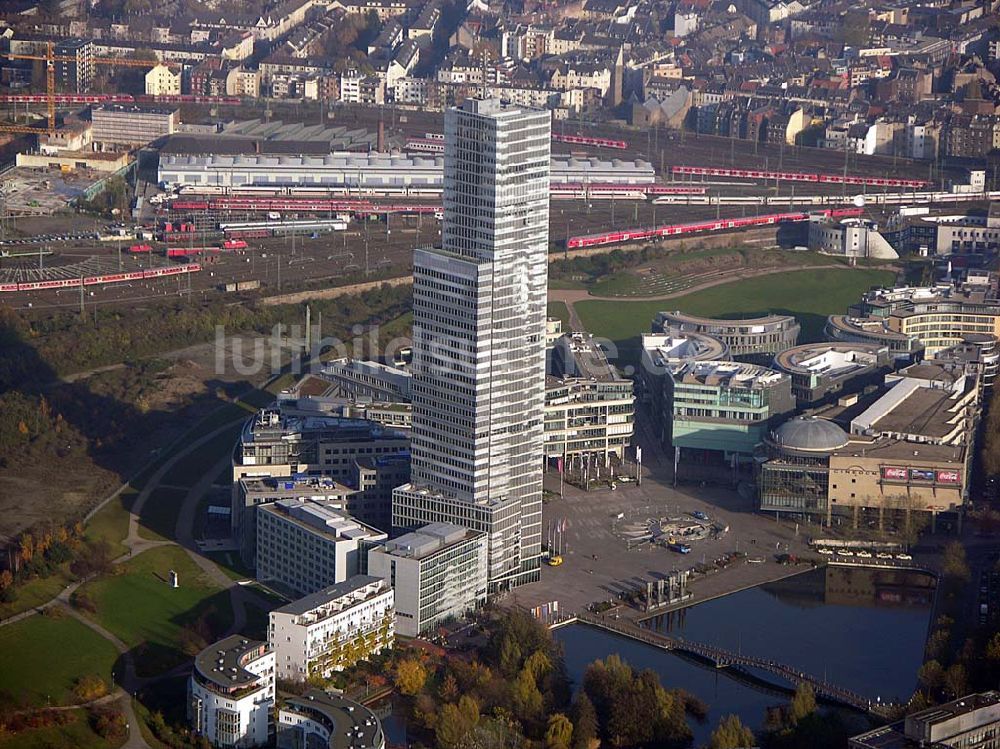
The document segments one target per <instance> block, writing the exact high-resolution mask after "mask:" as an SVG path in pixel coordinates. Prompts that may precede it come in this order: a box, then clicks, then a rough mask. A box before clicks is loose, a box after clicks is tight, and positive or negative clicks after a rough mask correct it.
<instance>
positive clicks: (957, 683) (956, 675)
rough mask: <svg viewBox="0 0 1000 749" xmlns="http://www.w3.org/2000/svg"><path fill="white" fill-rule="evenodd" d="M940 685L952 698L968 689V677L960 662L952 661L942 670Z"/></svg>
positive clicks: (966, 691) (957, 696)
mask: <svg viewBox="0 0 1000 749" xmlns="http://www.w3.org/2000/svg"><path fill="white" fill-rule="evenodd" d="M942 686H943V687H944V689H945V691H947V692H948V694H949V695H951V697H952V699H958V698H959V697H961V696H962V695H964V694H966V693H968V691H969V678H968V676H967V674H966V671H965V666H963V665H962V664H961V663H953V664H952V665H950V666H949V667H948V670H947V671H945V672H944V678H943V679H942Z"/></svg>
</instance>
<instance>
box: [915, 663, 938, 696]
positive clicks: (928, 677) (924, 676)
mask: <svg viewBox="0 0 1000 749" xmlns="http://www.w3.org/2000/svg"><path fill="white" fill-rule="evenodd" d="M917 681H918V682H919V683H920V686H922V687H923V688H924V689H926V690H928V691H931V692H936V691H937V690H938V689H940V688H941V685H942V684H943V683H944V668H943V667H942V666H941V664H940V663H939V662H938V661H936V660H933V659H931V660H929V661H926V662H925V663H924V665H922V666H921V667H920V670H919V671H918V672H917Z"/></svg>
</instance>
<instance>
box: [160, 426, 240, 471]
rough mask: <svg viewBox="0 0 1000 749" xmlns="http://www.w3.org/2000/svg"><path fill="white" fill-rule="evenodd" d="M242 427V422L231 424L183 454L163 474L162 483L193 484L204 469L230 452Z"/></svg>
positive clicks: (207, 468)
mask: <svg viewBox="0 0 1000 749" xmlns="http://www.w3.org/2000/svg"><path fill="white" fill-rule="evenodd" d="M242 428H243V425H242V424H233V425H232V426H231V427H230V428H228V429H226V430H225V431H223V432H220V433H219V434H217V435H215V437H213V438H212V439H211V440H209V441H208V442H206V443H205V444H204V445H202V446H201V447H199V448H198V449H197V450H195V451H194V452H191V453H188V454H187V455H185V456H184V457H183V458H181V459H180V460H179V461H177V462H176V463H174V465H173V466H172V467H171V468H170V470H169V471H167V472H166V473H165V474H163V479H162V481H163V483H164V484H170V485H172V486H193V485H194V484H195V483H196V482H197V481H198V480H199V479H200V478H201V477H202V476H203V475H204V473H205V472H206V471H208V470H209V469H211V468H212V467H213V466H214V465H215V464H216V463H218V462H219V461H220V460H222V459H223V458H225V457H227V456H228V455H229V454H230V452H232V449H233V445H235V444H236V438H237V437H238V436H239V433H240V430H241V429H242Z"/></svg>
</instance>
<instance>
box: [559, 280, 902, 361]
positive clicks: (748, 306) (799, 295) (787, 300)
mask: <svg viewBox="0 0 1000 749" xmlns="http://www.w3.org/2000/svg"><path fill="white" fill-rule="evenodd" d="M893 278H894V274H893V273H891V272H889V271H879V270H851V271H848V270H838V269H832V268H831V269H830V270H811V271H792V272H789V273H774V274H771V275H767V276H759V277H757V278H748V279H746V280H744V281H734V282H733V283H727V284H722V285H720V286H713V287H711V288H708V289H704V290H702V291H696V292H693V293H691V294H686V295H684V296H680V297H677V298H675V299H669V300H666V301H646V302H641V301H635V302H619V301H614V302H611V301H599V300H586V301H582V302H577V303H576V304H575V305H574V307H575V308H576V311H577V314H578V315H579V316H580V319H581V320H582V321H583V324H584V326H585V327H586V328H587V330H588V331H590V332H591V333H593V334H594V335H597V336H601V337H603V338H608V339H610V340H612V341H614V342H615V343H616V345H617V346H618V359H619V361H622V362H623V363H628V364H634V363H635V362H636V361H637V358H638V346H639V341H638V338H637V336H638V335H639V334H640V333H644V332H646V331H648V330H649V324H650V321H651V320H652V319H653V317H654V316H655V315H656V313H657V312H660V311H662V310H681V311H683V312H688V313H691V314H695V315H705V316H710V317H723V318H730V319H738V318H751V317H759V316H761V315H765V314H768V313H771V312H774V313H779V314H791V315H795V317H796V318H798V321H799V323H800V324H801V325H802V333H801V334H800V335H799V341H800V342H809V341H818V340H822V334H823V326H824V324H825V323H826V317H827V316H828V315H831V314H836V313H838V312H846V311H847V307H848V306H849V305H850V304H852V303H854V302H856V301H857V300H858V299H859V298H860V296H861V293H862V292H863V291H865V290H867V289H868V288H870V287H871V286H875V285H879V284H888V283H891V282H892V280H893Z"/></svg>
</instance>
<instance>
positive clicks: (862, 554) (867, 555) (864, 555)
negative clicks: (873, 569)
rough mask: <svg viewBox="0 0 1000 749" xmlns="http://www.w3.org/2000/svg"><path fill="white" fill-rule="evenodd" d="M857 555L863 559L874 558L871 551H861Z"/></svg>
mask: <svg viewBox="0 0 1000 749" xmlns="http://www.w3.org/2000/svg"><path fill="white" fill-rule="evenodd" d="M857 555H858V556H859V557H861V558H862V559H871V558H872V553H871V552H870V551H865V550H864V549H862V550H861V551H859V552H858V554H857Z"/></svg>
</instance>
